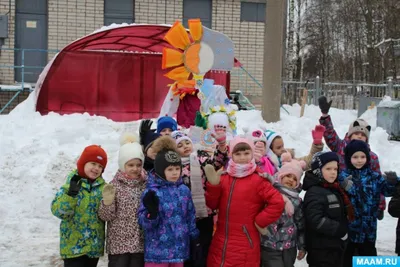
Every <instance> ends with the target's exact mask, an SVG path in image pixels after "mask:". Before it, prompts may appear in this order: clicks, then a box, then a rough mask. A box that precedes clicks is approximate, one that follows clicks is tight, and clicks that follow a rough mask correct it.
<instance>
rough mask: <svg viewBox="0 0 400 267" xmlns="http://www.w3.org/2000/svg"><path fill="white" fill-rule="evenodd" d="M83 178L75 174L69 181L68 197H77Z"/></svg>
mask: <svg viewBox="0 0 400 267" xmlns="http://www.w3.org/2000/svg"><path fill="white" fill-rule="evenodd" d="M81 184H82V178H81V177H80V176H79V175H77V174H75V175H74V176H72V178H71V180H70V181H69V190H68V193H67V195H68V196H71V197H76V196H77V195H78V193H79V190H80V189H81Z"/></svg>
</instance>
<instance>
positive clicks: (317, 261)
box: [303, 152, 354, 267]
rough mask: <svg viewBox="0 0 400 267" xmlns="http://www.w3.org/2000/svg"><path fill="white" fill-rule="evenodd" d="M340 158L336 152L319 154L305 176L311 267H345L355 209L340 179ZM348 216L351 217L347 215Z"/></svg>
mask: <svg viewBox="0 0 400 267" xmlns="http://www.w3.org/2000/svg"><path fill="white" fill-rule="evenodd" d="M338 172H339V158H338V156H337V155H336V153H334V152H326V153H321V152H320V153H317V154H315V156H314V159H313V161H312V163H311V170H310V171H307V172H306V174H305V177H304V183H303V189H304V190H305V191H306V194H305V196H304V202H303V211H304V215H305V218H306V233H305V239H306V249H307V252H308V255H307V263H308V265H309V266H310V267H314V266H324V267H338V266H341V265H342V257H343V250H344V246H345V240H346V239H347V225H348V219H347V217H349V219H350V220H352V219H354V210H353V208H352V206H351V203H350V200H349V198H348V197H347V195H346V193H345V192H344V190H343V189H342V188H341V187H340V185H339V183H338V180H337V177H338ZM346 214H347V215H346Z"/></svg>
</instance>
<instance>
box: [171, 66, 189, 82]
mask: <svg viewBox="0 0 400 267" xmlns="http://www.w3.org/2000/svg"><path fill="white" fill-rule="evenodd" d="M189 75H190V72H188V71H187V70H186V68H185V67H184V66H182V67H178V68H175V69H173V70H171V71H170V72H168V73H167V74H165V77H167V78H170V79H171V80H174V81H182V80H187V79H188V78H189Z"/></svg>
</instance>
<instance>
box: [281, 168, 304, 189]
mask: <svg viewBox="0 0 400 267" xmlns="http://www.w3.org/2000/svg"><path fill="white" fill-rule="evenodd" d="M288 174H294V176H296V178H297V185H296V188H297V187H299V185H300V179H301V176H302V175H303V168H302V167H301V166H300V164H298V163H297V162H288V163H285V164H284V165H282V167H281V168H280V169H279V172H278V182H279V183H282V178H283V177H285V176H286V175H288Z"/></svg>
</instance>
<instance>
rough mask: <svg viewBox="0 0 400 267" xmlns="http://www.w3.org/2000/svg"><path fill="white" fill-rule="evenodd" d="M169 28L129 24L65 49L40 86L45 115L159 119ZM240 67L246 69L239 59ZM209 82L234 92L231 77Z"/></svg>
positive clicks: (218, 74)
mask: <svg viewBox="0 0 400 267" xmlns="http://www.w3.org/2000/svg"><path fill="white" fill-rule="evenodd" d="M169 29H170V26H168V25H140V24H138V25H128V26H120V27H115V28H110V29H106V30H102V31H99V32H95V33H93V34H90V35H88V36H85V37H83V38H81V39H78V40H76V41H75V42H72V43H71V44H69V45H68V46H66V47H65V48H64V49H63V50H61V51H60V52H59V53H58V54H57V55H56V56H55V57H54V58H53V60H52V61H51V62H49V64H48V65H47V66H46V68H45V69H44V70H43V72H42V73H41V75H40V77H39V80H38V82H37V85H36V96H37V103H36V110H37V111H39V112H40V113H41V114H47V113H48V112H57V113H60V114H71V113H84V112H88V113H89V114H91V115H99V116H105V117H107V118H109V119H112V120H115V121H132V120H138V119H141V118H151V117H157V116H158V115H159V114H158V113H159V110H160V107H161V105H162V103H163V100H164V98H165V96H166V94H167V92H168V89H169V88H168V84H170V83H172V81H171V80H169V79H167V78H165V77H164V76H163V75H164V74H165V71H163V70H162V69H161V57H162V56H161V53H162V49H163V47H171V46H170V45H169V44H168V43H167V42H166V41H164V39H163V38H164V35H165V34H166V33H167V31H168V30H169ZM235 62H236V63H237V64H240V63H239V62H238V61H236V60H235ZM206 77H209V78H212V79H214V80H215V84H221V85H224V86H225V87H226V89H227V91H229V86H230V84H229V83H230V76H229V72H219V71H210V72H209V73H207V75H206Z"/></svg>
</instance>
